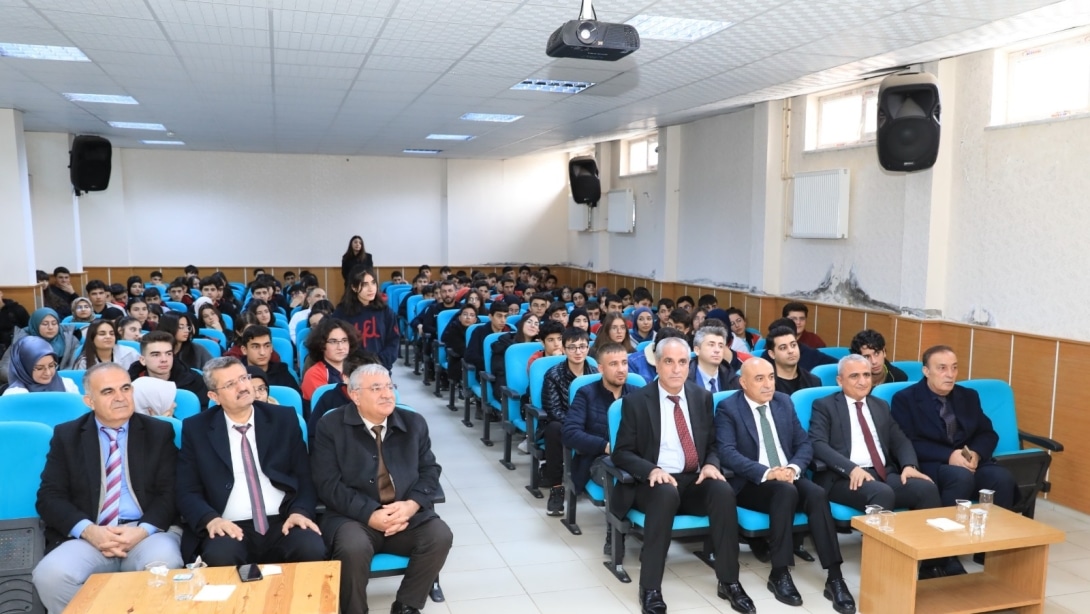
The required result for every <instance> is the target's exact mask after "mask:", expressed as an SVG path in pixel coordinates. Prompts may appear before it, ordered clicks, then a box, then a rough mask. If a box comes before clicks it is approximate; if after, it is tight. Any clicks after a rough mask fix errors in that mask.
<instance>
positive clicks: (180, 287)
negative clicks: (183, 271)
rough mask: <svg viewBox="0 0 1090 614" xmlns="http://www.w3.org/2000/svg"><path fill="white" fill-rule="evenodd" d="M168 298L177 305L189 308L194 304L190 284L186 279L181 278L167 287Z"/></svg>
mask: <svg viewBox="0 0 1090 614" xmlns="http://www.w3.org/2000/svg"><path fill="white" fill-rule="evenodd" d="M167 297H168V299H169V300H171V301H173V302H175V303H181V304H183V305H186V306H189V305H192V304H193V297H192V296H191V295H190V294H189V283H188V282H187V281H186V279H185V278H184V277H179V278H177V279H175V280H174V281H172V282H170V285H169V286H167Z"/></svg>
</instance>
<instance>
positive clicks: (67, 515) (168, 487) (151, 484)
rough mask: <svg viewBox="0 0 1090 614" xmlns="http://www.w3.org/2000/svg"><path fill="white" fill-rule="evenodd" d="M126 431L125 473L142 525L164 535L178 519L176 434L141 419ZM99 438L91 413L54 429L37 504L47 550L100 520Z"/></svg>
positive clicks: (131, 421) (156, 422)
mask: <svg viewBox="0 0 1090 614" xmlns="http://www.w3.org/2000/svg"><path fill="white" fill-rule="evenodd" d="M127 428H128V431H129V432H128V444H127V450H126V453H125V458H124V467H125V471H126V473H127V474H128V478H129V487H130V491H129V494H131V495H132V496H133V498H134V499H136V503H137V504H138V505H139V506H140V509H141V510H142V511H143V516H142V517H141V519H140V520H141V522H146V523H148V524H151V525H154V526H155V527H156V528H158V529H160V530H162V531H166V530H167V529H169V528H170V525H171V524H173V522H174V519H175V517H176V516H177V512H176V510H175V507H174V470H175V468H174V466H175V462H176V460H177V456H178V452H177V449H176V448H175V447H174V429H173V428H172V427H171V426H170V424H168V423H166V422H164V421H162V420H157V419H155V418H150V417H148V416H144V415H141V414H133V415H132V417H131V418H129V424H128V426H127ZM98 434H99V431H98V426H97V425H96V423H95V415H94V414H93V413H87V414H86V415H84V416H81V417H79V418H76V419H75V420H72V421H71V422H65V423H64V424H59V425H57V427H56V428H55V429H53V439H52V441H51V442H50V444H49V454H48V456H46V461H45V470H44V471H42V484H41V487H40V488H39V489H38V502H37V510H38V515H39V516H41V518H42V520H43V521H45V539H46V547H47V549H49V550H52V549H53V548H55V547H56V546H57V545H58V544H60V543H61V542H64V541H66V540H68V539H70V537H69V535H68V533H69V531H71V530H72V528H73V527H75V526H76V524H77V523H79V522H80V521H81V520H90V521H91V522H97V520H98V513H99V511H100V510H101V508H102V499H103V495H104V494H105V492H104V490H103V488H102V477H103V472H104V471H105V469H104V465H103V458H102V452H101V450H102V448H101V446H100V444H99V437H98Z"/></svg>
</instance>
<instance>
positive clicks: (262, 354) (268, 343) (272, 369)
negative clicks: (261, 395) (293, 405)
mask: <svg viewBox="0 0 1090 614" xmlns="http://www.w3.org/2000/svg"><path fill="white" fill-rule="evenodd" d="M238 345H239V347H240V348H242V357H243V358H242V364H244V365H246V366H248V367H256V368H257V369H260V370H261V371H262V372H264V373H265V379H266V380H267V382H268V384H269V385H272V386H285V387H287V388H291V389H292V390H294V391H296V392H299V384H298V382H296V381H295V376H293V375H292V374H291V371H289V370H288V366H287V365H286V364H284V363H283V362H280V361H279V360H275V359H274V358H273V347H272V333H271V332H270V331H269V329H268V328H267V327H265V326H262V325H260V324H254V325H253V326H251V327H249V328H247V329H246V331H245V332H243V333H242V336H241V337H239V339H238ZM289 359H290V358H289Z"/></svg>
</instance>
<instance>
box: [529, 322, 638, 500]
mask: <svg viewBox="0 0 1090 614" xmlns="http://www.w3.org/2000/svg"><path fill="white" fill-rule="evenodd" d="M610 315H612V314H610ZM626 330H627V329H626ZM563 341H564V356H566V357H567V360H565V361H563V362H561V363H560V364H557V365H555V366H553V367H552V368H550V369H549V370H548V371H546V372H545V380H544V381H543V382H542V384H541V409H542V410H544V411H545V419H544V420H543V421H542V422H541V423H540V424H538V425H537V434H536V436H535V439H544V440H545V465H544V467H542V469H541V477H542V481H543V482H544V486H546V487H548V488H549V499H548V501H547V503H546V510H547V513H548V514H549V515H550V516H560V515H562V514H563V513H564V445H563V444H562V443H561V441H560V437H561V431H562V430H563V427H564V416H566V415H567V413H568V399H569V396H568V390H569V389H570V388H571V383H572V381H574V380H575V378H577V377H579V376H580V375H593V374H595V373H597V372H598V369H596V368H595V367H594V366H593V365H591V364H590V363H588V362H587V352H588V350H590V340H589V338H588V336H587V333H586V331H583V330H582V329H578V328H569V329H567V330H565V331H564V337H563ZM603 347H604V345H603Z"/></svg>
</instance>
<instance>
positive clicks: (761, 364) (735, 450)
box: [715, 331, 855, 614]
mask: <svg viewBox="0 0 1090 614" xmlns="http://www.w3.org/2000/svg"><path fill="white" fill-rule="evenodd" d="M788 332H789V333H791V332H792V331H788ZM785 338H786V337H785ZM791 338H792V340H793V339H794V336H793V334H792V335H791ZM739 384H740V385H741V388H742V392H741V393H740V394H734V395H732V396H730V397H727V398H726V399H724V400H723V401H722V402H720V403H719V406H718V408H717V411H716V414H715V436H716V440H717V441H718V442H719V458H720V459H721V461H722V463H723V467H725V468H727V469H730V470H731V471H733V472H734V477H732V478H730V484H731V486H732V487H733V488H734V492H735V496H736V497H737V501H738V505H739V506H741V507H745V508H747V509H751V510H756V511H759V512H763V513H765V514H768V516H769V530H770V538H769V540H768V541H769V546H770V548H771V553H772V571H771V573H770V574H769V576H768V589H769V591H771V592H772V594H773V595H774V596H775V597H776V600H777V601H779V602H780V603H784V604H787V605H790V606H800V605H802V596H801V595H800V594H799V591H798V589H797V588H796V587H795V583H794V581H793V580H792V578H791V570H790V567H791V565H792V564H794V560H795V559H794V554H793V552H792V546H793V540H792V527H793V525H794V516H795V513H796V512H806V515H807V518H808V528H809V530H810V535H811V536H812V537H813V540H814V546H815V547H816V548H817V551H818V558H819V559H820V560H821V567H822V569H825V570H826V571H827V572H828V577H827V579H826V581H825V591H824V595H825V598H826V599H828V600H830V601H832V602H833V609H834V610H836V611H837V612H839V613H840V614H854V612H855V599H854V598H853V597H852V594H851V592H850V591H849V589H848V584H847V582H846V581H845V580H844V576H843V574H842V573H841V569H840V565H841V563H842V562H843V558H842V557H841V555H840V544H839V542H838V541H837V536H836V525H834V524H833V517H832V514H831V512H830V511H829V501H828V499H827V498H826V496H825V490H824V489H822V488H821V487H820V486H818V485H817V484H814V483H813V482H811V481H810V480H809V479H807V478H806V476H805V475H803V471H804V470H806V469H807V468H808V467H809V466H810V460H811V459H812V458H813V447H812V445H811V444H810V439H809V437H808V436H807V434H806V431H804V430H803V429H802V425H801V424H800V423H799V419H798V416H796V415H795V406H794V404H793V403H792V402H791V397H790V396H788V395H786V394H784V393H782V392H777V391H776V385H777V383H776V374H775V371H774V370H773V367H772V365H771V364H769V363H768V361H766V360H762V359H759V358H750V359H749V360H747V361H746V362H745V363H744V364H743V365H742V374H741V377H740V378H739Z"/></svg>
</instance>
